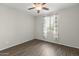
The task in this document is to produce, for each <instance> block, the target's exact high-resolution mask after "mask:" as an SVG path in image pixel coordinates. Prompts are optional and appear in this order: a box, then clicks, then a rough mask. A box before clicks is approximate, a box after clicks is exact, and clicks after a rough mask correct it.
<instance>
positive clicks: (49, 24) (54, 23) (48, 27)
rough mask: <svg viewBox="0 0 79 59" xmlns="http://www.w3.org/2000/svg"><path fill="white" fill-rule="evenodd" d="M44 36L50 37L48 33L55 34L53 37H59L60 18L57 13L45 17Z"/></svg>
mask: <svg viewBox="0 0 79 59" xmlns="http://www.w3.org/2000/svg"><path fill="white" fill-rule="evenodd" d="M43 33H44V38H47V37H48V35H49V34H48V33H50V35H52V36H53V39H58V19H57V15H53V16H46V17H44V25H43Z"/></svg>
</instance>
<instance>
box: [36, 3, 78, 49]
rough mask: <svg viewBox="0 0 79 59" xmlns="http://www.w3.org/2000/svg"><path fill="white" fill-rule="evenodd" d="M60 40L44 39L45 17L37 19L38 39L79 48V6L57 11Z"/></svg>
mask: <svg viewBox="0 0 79 59" xmlns="http://www.w3.org/2000/svg"><path fill="white" fill-rule="evenodd" d="M57 13H58V24H59V26H58V28H59V39H58V40H53V39H44V38H43V35H42V29H43V28H42V26H43V17H42V16H38V17H37V19H36V38H37V39H41V40H46V41H49V42H54V43H59V44H63V45H67V46H71V47H76V48H79V5H75V6H72V7H68V8H65V9H62V10H59V11H57Z"/></svg>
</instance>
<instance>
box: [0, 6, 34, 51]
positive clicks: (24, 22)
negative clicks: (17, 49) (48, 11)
mask: <svg viewBox="0 0 79 59" xmlns="http://www.w3.org/2000/svg"><path fill="white" fill-rule="evenodd" d="M33 34H34V17H33V16H32V15H30V14H29V13H27V12H22V11H20V10H17V9H14V8H10V7H7V6H3V5H0V50H3V49H6V48H9V47H12V46H14V45H17V44H21V43H23V42H26V41H29V40H31V39H33V38H34V37H33Z"/></svg>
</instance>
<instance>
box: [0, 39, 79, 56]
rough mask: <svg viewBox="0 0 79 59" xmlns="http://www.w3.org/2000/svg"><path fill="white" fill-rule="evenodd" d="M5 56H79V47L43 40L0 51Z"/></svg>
mask: <svg viewBox="0 0 79 59" xmlns="http://www.w3.org/2000/svg"><path fill="white" fill-rule="evenodd" d="M0 55H3V56H79V49H76V48H72V47H67V46H63V45H59V44H55V43H49V42H45V41H42V40H36V39H35V40H31V41H28V42H26V43H23V44H20V45H17V46H14V47H11V48H8V49H5V50H3V51H0Z"/></svg>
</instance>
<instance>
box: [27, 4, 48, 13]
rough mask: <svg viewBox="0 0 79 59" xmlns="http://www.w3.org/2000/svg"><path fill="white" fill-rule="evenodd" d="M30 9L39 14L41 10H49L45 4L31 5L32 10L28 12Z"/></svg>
mask: <svg viewBox="0 0 79 59" xmlns="http://www.w3.org/2000/svg"><path fill="white" fill-rule="evenodd" d="M32 9H35V10H36V11H37V13H40V11H41V10H49V8H47V4H46V3H33V5H32V8H28V10H32Z"/></svg>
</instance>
